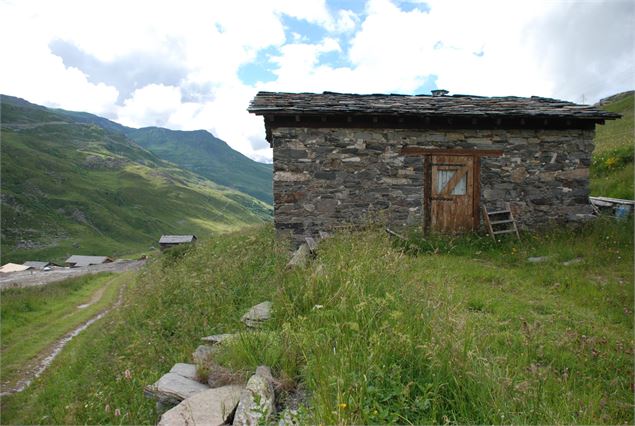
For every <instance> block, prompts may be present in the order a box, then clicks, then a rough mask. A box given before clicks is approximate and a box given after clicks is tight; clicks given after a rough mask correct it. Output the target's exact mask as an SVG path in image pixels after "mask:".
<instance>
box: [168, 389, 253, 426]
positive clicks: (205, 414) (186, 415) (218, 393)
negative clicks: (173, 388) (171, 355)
mask: <svg viewBox="0 0 635 426" xmlns="http://www.w3.org/2000/svg"><path fill="white" fill-rule="evenodd" d="M242 390H243V387H242V386H236V385H230V386H223V387H220V388H215V389H208V390H206V391H203V392H199V393H197V394H196V395H194V396H192V397H189V398H187V399H185V400H183V402H181V403H180V404H179V405H177V406H176V407H174V408H172V409H171V410H169V411H167V412H165V413H164V414H163V415H162V416H161V419H160V420H159V425H160V426H200V425H206V426H208V425H209V426H219V425H222V424H225V423H227V421H228V420H229V417H230V416H231V414H232V412H233V411H234V409H235V408H236V404H238V401H239V400H240V395H241V392H242Z"/></svg>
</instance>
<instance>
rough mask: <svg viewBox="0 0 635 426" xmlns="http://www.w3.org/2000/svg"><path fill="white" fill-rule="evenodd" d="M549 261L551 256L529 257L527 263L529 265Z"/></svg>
mask: <svg viewBox="0 0 635 426" xmlns="http://www.w3.org/2000/svg"><path fill="white" fill-rule="evenodd" d="M548 260H549V256H537V257H529V258H527V262H529V263H542V262H546V261H548Z"/></svg>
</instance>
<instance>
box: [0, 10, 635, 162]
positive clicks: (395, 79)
mask: <svg viewBox="0 0 635 426" xmlns="http://www.w3.org/2000/svg"><path fill="white" fill-rule="evenodd" d="M343 6H344V7H337V4H335V3H327V2H326V1H325V0H306V1H301V2H299V1H297V0H268V1H250V0H232V1H229V0H228V1H213V2H209V1H202V0H184V1H182V2H180V3H179V4H178V5H176V4H175V3H173V2H169V1H167V0H157V1H150V0H145V1H142V0H137V1H134V2H127V1H123V0H109V1H106V0H95V1H91V2H85V1H81V0H60V1H57V2H50V1H44V0H22V1H19V2H18V1H14V2H11V1H5V2H0V15H1V16H2V17H3V25H2V26H0V37H2V39H3V40H10V41H11V42H7V43H4V45H3V55H4V58H3V59H4V60H3V68H2V73H0V91H2V92H4V93H7V94H12V95H16V96H21V97H24V98H26V99H28V100H30V101H32V102H37V103H41V104H45V105H49V106H58V107H63V108H67V109H75V110H83V111H88V112H92V113H97V114H101V115H105V116H107V117H109V118H114V119H116V120H119V121H121V122H122V123H123V124H127V125H131V126H148V125H158V126H165V127H170V128H173V129H181V130H196V129H207V130H210V131H211V132H213V133H214V134H215V135H216V136H218V137H220V138H221V139H224V140H225V141H227V142H228V143H229V144H230V145H231V146H232V147H233V148H235V149H238V150H240V151H241V152H243V153H244V154H246V155H248V156H251V157H252V158H257V159H270V158H271V151H270V150H269V148H268V145H267V143H266V142H265V141H264V126H263V123H262V118H260V117H255V116H253V115H250V114H248V113H247V112H246V108H247V106H248V104H249V101H250V100H251V99H252V98H253V96H254V95H255V94H256V93H257V91H258V90H276V91H315V92H321V91H324V90H332V91H341V92H357V93H378V92H397V93H415V92H420V91H421V90H422V87H423V88H426V89H428V88H429V87H431V86H433V87H434V86H435V85H436V86H437V87H440V88H445V89H448V90H450V91H451V93H470V94H478V95H488V96H493V95H521V96H529V95H542V96H552V97H559V98H564V99H569V100H573V101H581V96H582V95H585V100H586V101H587V102H593V101H595V100H597V99H598V98H599V97H600V96H606V95H609V94H612V93H615V92H617V91H620V90H626V89H632V88H633V83H634V82H633V75H634V74H635V72H634V70H633V63H634V62H635V61H634V58H633V48H634V46H633V27H632V22H633V20H634V17H633V9H634V7H635V5H634V3H633V2H632V1H631V0H604V1H602V0H596V1H593V2H589V1H583V0H580V1H577V0H571V1H561V2H554V1H549V0H532V1H529V0H527V1H514V2H510V1H503V0H485V1H482V2H475V1H467V0H465V1H461V0H427V1H426V2H425V3H422V2H417V1H412V2H406V1H397V0H395V1H389V0H368V1H366V2H365V4H364V7H363V8H360V7H359V3H347V2H344V3H343ZM70 11H72V13H70ZM289 18H292V19H291V20H292V21H293V25H290V24H288V23H289ZM285 23H286V24H288V25H285ZM27 28H28V31H25V29H27ZM303 30H304V31H303ZM16 35H19V36H16ZM260 69H262V71H259V70H260ZM240 70H242V71H243V72H242V73H241V72H239V71H240ZM247 76H249V79H247ZM263 76H266V78H263ZM241 78H245V79H246V80H241Z"/></svg>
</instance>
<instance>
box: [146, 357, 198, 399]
mask: <svg viewBox="0 0 635 426" xmlns="http://www.w3.org/2000/svg"><path fill="white" fill-rule="evenodd" d="M196 378H197V377H196V366H195V365H194V364H182V363H178V364H175V365H174V367H172V369H171V370H170V372H169V373H167V374H164V375H163V376H162V377H161V378H160V379H159V380H158V381H157V382H155V383H154V384H152V385H149V386H146V387H145V389H144V393H145V395H146V396H148V397H150V398H154V399H156V400H157V401H158V402H159V403H161V404H163V405H168V406H170V405H176V404H179V403H180V402H181V401H183V400H184V399H186V398H189V397H192V396H194V395H196V394H197V393H199V392H203V391H205V390H207V389H209V386H207V385H205V384H203V383H200V382H198V381H197V380H196Z"/></svg>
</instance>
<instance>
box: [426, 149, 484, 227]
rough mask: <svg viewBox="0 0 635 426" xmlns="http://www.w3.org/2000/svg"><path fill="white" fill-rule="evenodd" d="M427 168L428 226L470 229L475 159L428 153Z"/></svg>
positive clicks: (474, 205)
mask: <svg viewBox="0 0 635 426" xmlns="http://www.w3.org/2000/svg"><path fill="white" fill-rule="evenodd" d="M427 163H428V165H429V167H428V171H429V173H430V175H429V187H428V190H429V192H428V194H429V199H428V206H429V208H428V209H427V210H428V214H429V222H428V224H429V228H430V229H431V230H432V231H435V232H443V233H459V232H465V231H470V230H472V229H474V226H475V222H476V221H475V217H476V218H478V199H477V198H476V197H478V196H479V194H478V183H477V182H478V181H479V176H477V174H478V158H477V157H473V156H459V155H432V156H430V158H429V159H428V161H427Z"/></svg>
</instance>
